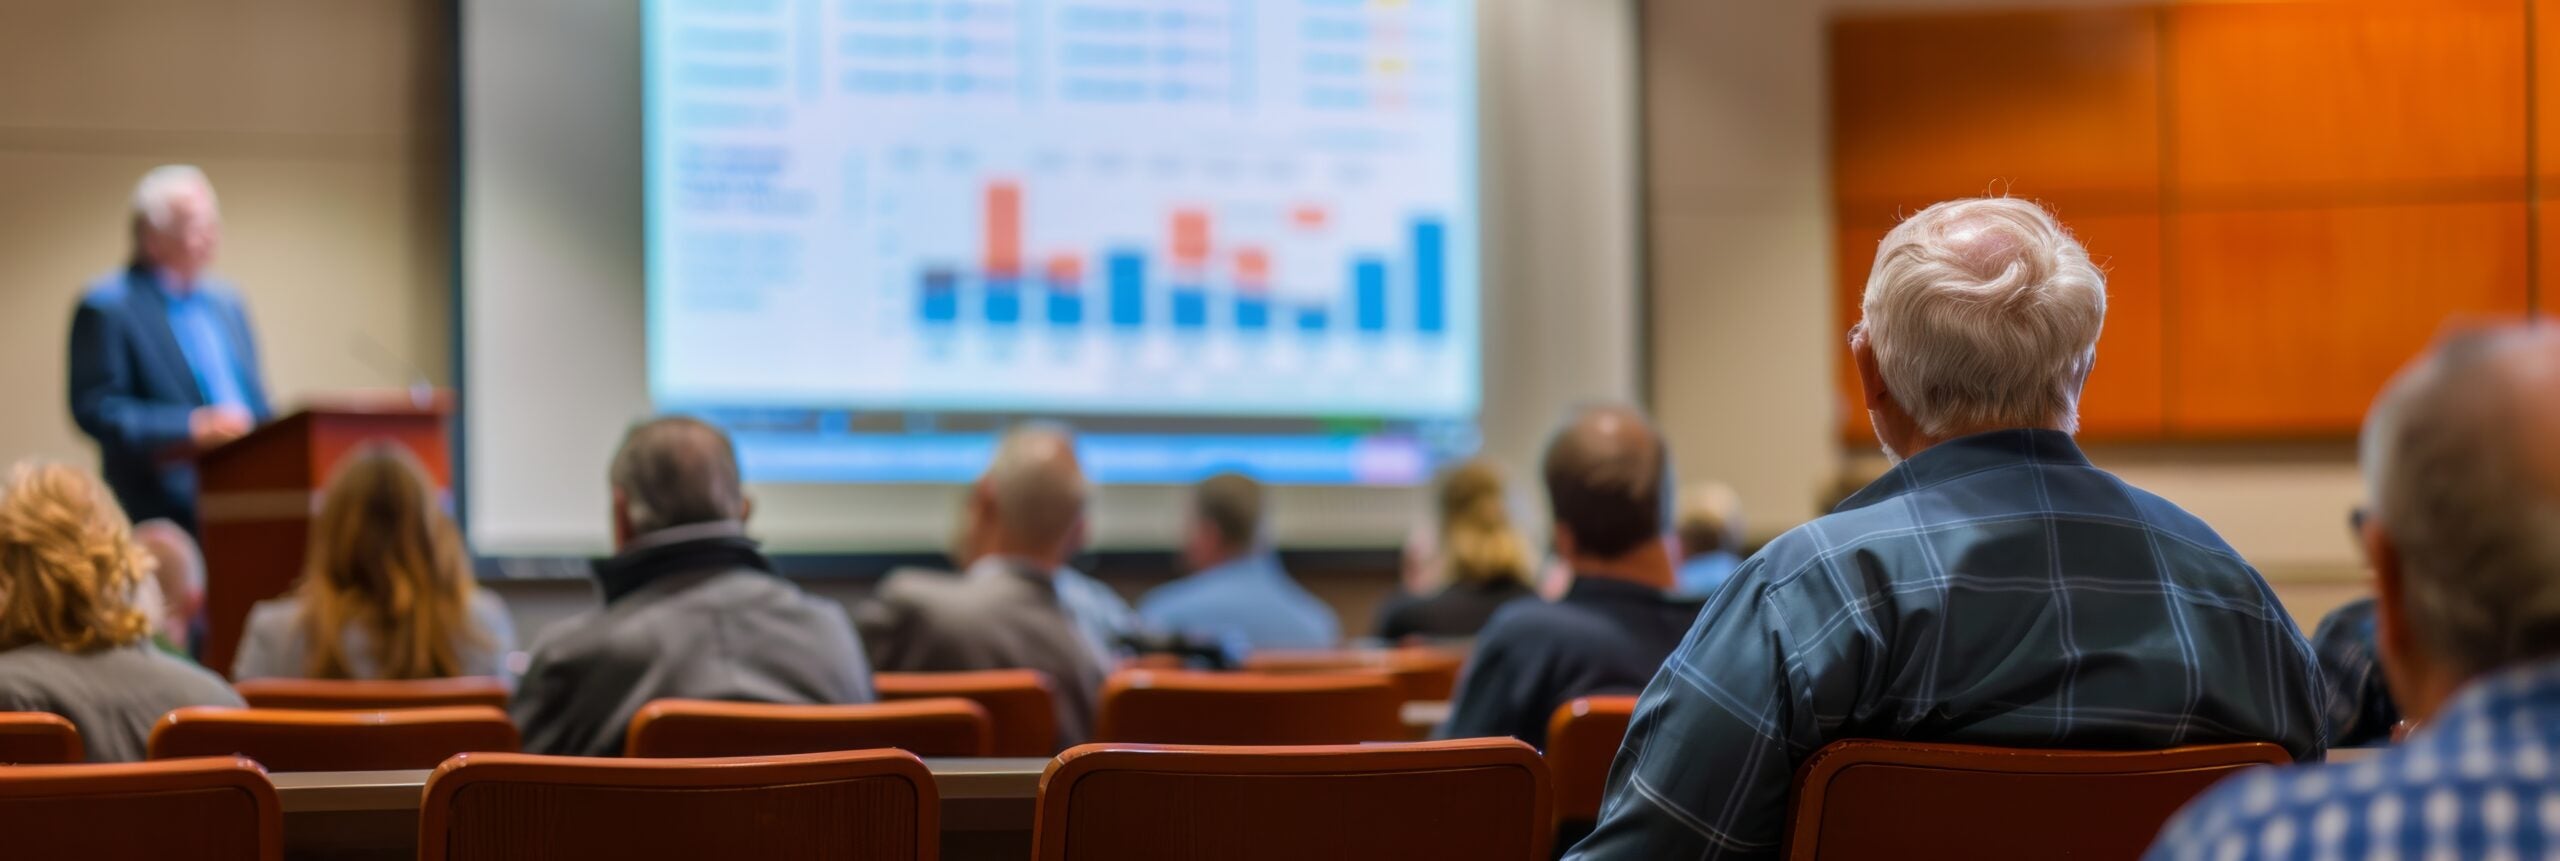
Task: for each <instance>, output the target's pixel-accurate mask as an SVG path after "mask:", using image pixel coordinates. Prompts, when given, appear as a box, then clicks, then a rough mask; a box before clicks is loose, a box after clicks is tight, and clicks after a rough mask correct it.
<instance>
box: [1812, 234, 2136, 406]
mask: <svg viewBox="0 0 2560 861" xmlns="http://www.w3.org/2000/svg"><path fill="white" fill-rule="evenodd" d="M1863 314H1864V318H1865V319H1863V320H1862V321H1860V322H1859V324H1858V327H1857V329H1856V330H1854V331H1853V332H1852V333H1851V335H1850V349H1851V351H1852V352H1853V353H1855V354H1856V360H1857V364H1858V373H1859V376H1860V378H1861V380H1862V381H1863V382H1864V384H1865V391H1866V406H1867V411H1868V415H1869V417H1870V418H1871V419H1872V420H1873V421H1874V422H1875V425H1876V436H1877V437H1878V439H1879V440H1880V441H1882V442H1883V443H1884V446H1885V451H1886V453H1888V454H1890V455H1893V456H1896V457H1909V456H1911V455H1913V454H1917V453H1918V452H1919V451H1920V450H1921V449H1925V448H1927V447H1929V446H1931V445H1935V444H1937V443H1938V442H1941V441H1944V440H1948V439H1952V438H1955V437H1958V436H1963V435H1965V434H1970V433H1979V432H1983V431H1990V430H2001V429H2006V428H2051V429H2055V430H2062V431H2072V430H2077V429H2078V427H2079V412H2080V386H2081V384H2082V383H2083V382H2086V381H2087V379H2088V376H2089V369H2090V367H2091V365H2092V363H2093V362H2094V361H2095V360H2096V356H2097V347H2098V331H2099V329H2100V328H2101V327H2102V326H2103V325H2104V324H2105V322H2106V317H2107V293H2106V277H2105V276H2104V275H2101V274H2100V273H2099V272H2098V268H2097V266H2095V265H2094V264H2091V263H2090V262H2089V253H2088V252H2087V251H2085V250H2083V249H2082V248H2081V247H2080V243H2079V242H2078V241H2076V240H2074V239H2072V238H2071V234H2070V233H2069V232H2067V231H2065V230H2063V229H2062V225H2060V224H2058V223H2056V222H2055V221H2054V220H2053V216H2052V215H2050V214H2048V213H2046V212H2045V211H2044V208H2043V207H2040V206H2037V205H2035V204H2033V203H2029V202H2027V201H2023V200H2014V199H2009V198H1977V199H1971V200H1951V201H1947V202H1945V203H1941V204H1938V205H1936V206H1932V207H1929V208H1928V209H1924V210H1921V211H1920V213H1919V214H1917V215H1913V216H1911V217H1910V218H1909V219H1906V220H1904V221H1903V222H1902V223H1901V224H1900V225H1897V226H1895V227H1894V228H1893V231H1892V232H1890V233H1887V234H1885V237H1884V242H1883V243H1881V244H1880V245H1878V246H1877V248H1876V262H1875V268H1874V269H1873V270H1872V271H1870V272H1869V274H1868V276H1867V292H1866V300H1865V303H1864V308H1863Z"/></svg>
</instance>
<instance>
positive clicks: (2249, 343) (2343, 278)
mask: <svg viewBox="0 0 2560 861" xmlns="http://www.w3.org/2000/svg"><path fill="white" fill-rule="evenodd" d="M2525 234H2526V231H2525V220H2524V204H2523V203H2522V202H2521V201H2517V202H2499V203H2455V204H2423V205H2406V206H2367V207H2328V208H2311V209H2287V210H2264V211H2232V212H2209V213H2190V214H2185V215H2181V216H2179V217H2177V218H2174V219H2172V220H2171V221H2170V223H2169V240H2170V242H2171V244H2172V247H2173V248H2175V249H2176V250H2175V251H2174V252H2173V254H2172V255H2171V257H2170V263H2169V271H2168V275H2169V279H2170V282H2171V283H2172V284H2175V285H2177V290H2176V294H2175V297H2174V299H2173V301H2172V302H2171V304H2170V306H2169V310H2170V313H2169V326H2170V329H2171V331H2172V332H2174V333H2175V337H2174V340H2173V342H2172V343H2173V348H2172V350H2171V352H2170V355H2169V377H2168V384H2169V392H2170V398H2169V404H2170V409H2169V428H2170V431H2171V433H2172V435H2174V436H2178V437H2237V436H2331V435H2338V434H2341V433H2352V432H2353V431H2354V429H2355V428H2356V427H2357V425H2358V424H2359V423H2360V422H2361V421H2362V418H2363V415H2364V411H2365V408H2366V407H2367V406H2369V405H2370V404H2371V403H2372V400H2373V396H2374V394H2375V393H2377V392H2379V391H2380V390H2381V388H2382V384H2383V383H2384V382H2385V381H2387V380H2388V379H2389V378H2390V375H2391V373H2392V372H2393V371H2394V370H2395V369H2397V368H2398V367H2399V366H2400V365H2401V363H2403V362H2406V361H2407V360H2408V359H2409V358H2410V357H2411V356H2412V355H2415V354H2416V353H2417V351H2418V350H2419V349H2421V348H2423V347H2424V346H2425V345H2426V344H2427V342H2428V341H2429V340H2430V339H2432V338H2433V337H2434V335H2435V333H2436V331H2437V330H2438V328H2439V327H2440V326H2441V325H2442V323H2443V321H2444V320H2445V319H2446V318H2447V317H2448V316H2451V315H2456V314H2473V313H2505V314H2515V313H2520V312H2522V311H2523V310H2524V305H2525V243H2526V241H2527V237H2526V235H2525Z"/></svg>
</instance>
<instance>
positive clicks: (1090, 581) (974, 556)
mask: <svg viewBox="0 0 2560 861" xmlns="http://www.w3.org/2000/svg"><path fill="white" fill-rule="evenodd" d="M974 503H975V496H974V495H971V494H962V495H961V496H960V510H959V511H958V512H957V513H956V515H955V516H953V517H952V519H951V522H952V533H951V545H950V546H949V547H947V548H944V550H943V555H946V556H949V557H951V569H950V570H952V571H967V570H969V566H971V565H975V564H978V560H979V559H981V558H983V557H985V556H986V555H987V553H986V551H985V550H983V549H981V547H980V545H981V544H983V543H984V539H983V538H982V537H981V536H979V535H978V534H977V532H978V525H979V524H978V518H977V517H976V516H974V515H973V514H971V510H972V508H973V507H974ZM890 573H891V574H893V575H894V574H897V573H900V572H898V571H892V572H890ZM1055 582H1056V583H1057V586H1058V602H1059V603H1060V604H1062V605H1064V606H1065V607H1066V609H1067V618H1069V619H1073V620H1075V623H1076V630H1077V631H1079V632H1080V633H1082V634H1083V635H1084V639H1085V642H1086V643H1087V644H1089V645H1091V646H1092V647H1093V653H1094V654H1095V655H1097V656H1100V658H1101V660H1102V663H1103V664H1104V665H1105V666H1110V665H1114V664H1118V663H1119V662H1120V660H1121V659H1123V658H1127V657H1130V656H1132V655H1134V654H1136V652H1135V650H1134V649H1132V648H1131V645H1130V644H1131V642H1132V641H1133V640H1136V639H1138V638H1139V637H1140V636H1141V633H1142V632H1141V631H1140V630H1139V625H1138V611H1137V610H1134V609H1131V608H1130V607H1129V600H1128V599H1126V598H1122V597H1120V591H1119V590H1117V589H1113V588H1111V585H1110V584H1108V583H1104V582H1102V581H1100V580H1097V579H1094V577H1093V575H1090V574H1086V573H1084V572H1082V571H1078V570H1076V569H1075V567H1074V566H1072V565H1070V566H1065V567H1061V568H1059V569H1058V571H1057V574H1056V577H1055Z"/></svg>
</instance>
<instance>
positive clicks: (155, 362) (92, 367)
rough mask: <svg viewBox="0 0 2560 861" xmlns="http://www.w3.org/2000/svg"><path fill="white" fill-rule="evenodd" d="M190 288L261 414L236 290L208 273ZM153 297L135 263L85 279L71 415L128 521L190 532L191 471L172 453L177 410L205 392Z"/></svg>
mask: <svg viewBox="0 0 2560 861" xmlns="http://www.w3.org/2000/svg"><path fill="white" fill-rule="evenodd" d="M196 289H197V290H199V291H201V293H200V295H202V296H203V297H204V298H206V299H207V300H210V301H211V302H212V303H213V304H214V306H215V307H216V308H217V309H218V310H219V311H220V312H221V316H222V317H223V318H224V320H225V321H226V322H227V323H228V325H226V326H224V327H223V334H224V336H225V341H226V342H227V343H226V344H225V346H227V347H229V348H230V350H231V354H232V355H231V361H232V364H233V365H234V366H235V367H237V368H238V369H239V372H240V377H241V386H242V388H243V390H244V394H245V395H246V396H247V398H248V400H249V403H248V407H249V411H250V412H251V413H252V414H254V415H256V416H257V418H258V419H259V420H261V421H264V420H266V419H267V418H268V417H269V416H270V415H271V411H270V410H269V408H268V405H267V392H266V383H265V379H264V375H263V374H262V373H260V372H259V370H258V344H257V339H256V338H255V337H254V336H253V335H251V334H250V329H249V315H248V312H247V311H245V310H243V309H242V307H241V304H240V297H239V294H237V293H235V292H233V291H232V290H231V288H230V286H229V285H227V284H223V283H221V282H218V281H212V280H208V281H206V283H204V284H203V285H202V286H199V287H198V288H196ZM163 295H164V294H162V292H161V289H160V287H159V285H158V282H157V278H156V276H155V275H153V273H152V272H151V270H149V269H148V268H145V267H140V266H134V267H128V268H125V269H122V270H118V271H116V272H112V273H109V274H107V275H105V276H102V277H100V278H99V279H98V280H96V281H93V282H90V284H89V287H88V289H87V292H85V293H83V294H82V295H81V297H80V308H79V310H78V311H77V312H75V313H73V314H72V316H71V359H70V366H71V385H70V392H71V418H72V420H73V421H75V422H77V423H78V424H79V425H80V430H81V432H82V433H86V434H88V435H89V437H90V438H91V439H94V440H97V442H98V460H99V471H100V472H102V473H104V477H105V478H106V481H107V486H108V487H110V488H113V489H114V490H115V494H116V501H117V502H119V503H122V504H123V505H124V510H125V513H126V514H127V515H129V516H131V517H132V518H133V519H134V520H135V521H136V522H140V521H144V520H150V519H152V518H155V517H165V518H169V519H171V520H175V521H177V522H178V523H179V525H181V526H185V527H186V528H188V529H190V530H192V529H194V528H195V522H196V472H195V467H194V465H193V464H192V463H191V462H190V461H188V460H186V459H184V458H183V457H180V456H178V455H180V454H182V453H183V449H184V447H185V446H186V444H187V441H188V438H189V435H188V432H187V416H188V414H189V413H192V412H194V411H195V409H196V408H197V407H201V406H204V405H205V394H204V392H203V391H202V390H201V389H200V388H199V387H198V386H197V384H196V376H195V371H194V370H193V369H192V368H191V367H190V366H189V365H188V364H187V356H186V353H185V352H184V351H182V350H181V349H180V348H179V347H178V338H177V335H176V334H175V333H173V332H172V331H170V328H169V312H168V306H167V304H166V302H165V301H164V299H163Z"/></svg>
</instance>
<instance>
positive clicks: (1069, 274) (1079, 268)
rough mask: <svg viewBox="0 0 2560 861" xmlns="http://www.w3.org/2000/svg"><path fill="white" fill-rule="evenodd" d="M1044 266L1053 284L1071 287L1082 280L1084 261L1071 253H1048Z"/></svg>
mask: <svg viewBox="0 0 2560 861" xmlns="http://www.w3.org/2000/svg"><path fill="white" fill-rule="evenodd" d="M1046 268H1047V270H1048V274H1049V283H1050V284H1053V285H1058V286H1066V287H1072V286H1075V285H1076V284H1077V283H1078V282H1081V281H1083V280H1084V261H1082V260H1078V259H1076V256H1075V255H1073V254H1053V255H1050V256H1049V263H1048V266H1047V267H1046Z"/></svg>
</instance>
